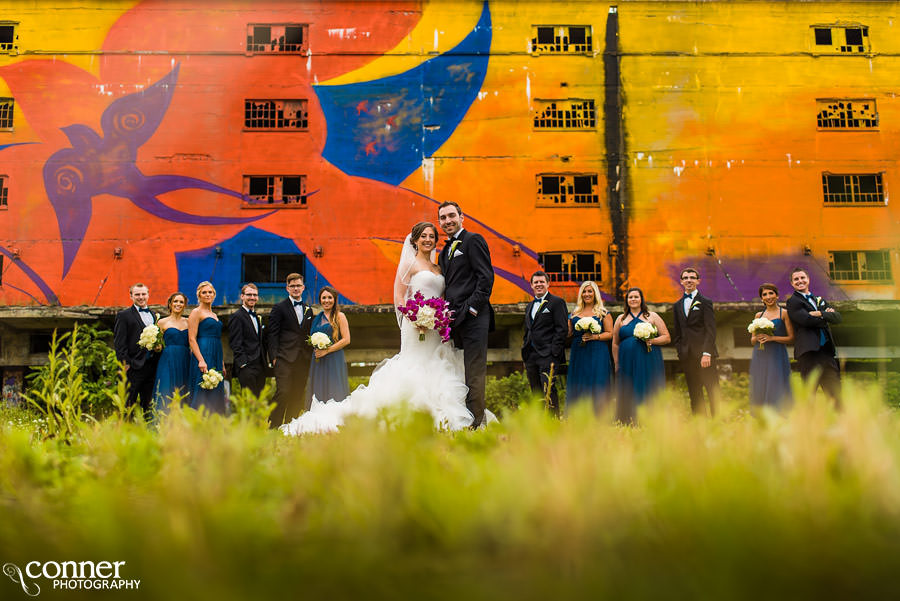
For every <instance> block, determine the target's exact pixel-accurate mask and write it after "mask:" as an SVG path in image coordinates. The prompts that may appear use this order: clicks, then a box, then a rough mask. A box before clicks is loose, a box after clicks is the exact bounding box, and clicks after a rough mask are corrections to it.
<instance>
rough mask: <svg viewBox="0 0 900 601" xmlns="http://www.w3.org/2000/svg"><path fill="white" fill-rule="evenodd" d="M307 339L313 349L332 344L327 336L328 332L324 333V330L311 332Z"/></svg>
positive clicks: (324, 347) (325, 347) (323, 348)
mask: <svg viewBox="0 0 900 601" xmlns="http://www.w3.org/2000/svg"><path fill="white" fill-rule="evenodd" d="M308 341H309V345H310V346H311V347H313V348H314V349H319V350H325V349H327V348H328V347H329V346H331V345H332V344H333V343H332V342H331V338H329V337H328V334H326V333H325V332H316V333H315V334H313V335H312V336H310V337H309V340H308ZM318 360H319V358H318V357H316V361H318Z"/></svg>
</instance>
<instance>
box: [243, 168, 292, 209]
mask: <svg viewBox="0 0 900 601" xmlns="http://www.w3.org/2000/svg"><path fill="white" fill-rule="evenodd" d="M275 204H277V205H288V206H294V207H306V176H305V175H245V176H244V206H245V207H256V206H269V205H275Z"/></svg>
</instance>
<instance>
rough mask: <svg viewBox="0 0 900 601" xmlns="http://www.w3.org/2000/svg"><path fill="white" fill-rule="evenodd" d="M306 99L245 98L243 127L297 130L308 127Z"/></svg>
mask: <svg viewBox="0 0 900 601" xmlns="http://www.w3.org/2000/svg"><path fill="white" fill-rule="evenodd" d="M307 104H308V103H307V101H306V100H303V99H296V100H245V101H244V127H246V128H247V129H283V130H297V129H306V128H307V127H309V113H308V111H307Z"/></svg>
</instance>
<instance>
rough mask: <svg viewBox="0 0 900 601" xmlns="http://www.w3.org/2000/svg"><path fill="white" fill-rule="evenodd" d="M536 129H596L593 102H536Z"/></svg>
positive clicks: (573, 100)
mask: <svg viewBox="0 0 900 601" xmlns="http://www.w3.org/2000/svg"><path fill="white" fill-rule="evenodd" d="M535 102H536V104H537V107H538V108H537V109H536V110H535V113H534V128H535V129H584V130H587V129H595V128H596V127H597V117H596V112H595V110H594V101H593V100H575V99H572V100H536V101H535Z"/></svg>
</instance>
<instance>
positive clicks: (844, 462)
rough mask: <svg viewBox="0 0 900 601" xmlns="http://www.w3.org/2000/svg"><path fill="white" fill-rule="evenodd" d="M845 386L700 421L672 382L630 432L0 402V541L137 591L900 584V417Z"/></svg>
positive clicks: (8, 586)
mask: <svg viewBox="0 0 900 601" xmlns="http://www.w3.org/2000/svg"><path fill="white" fill-rule="evenodd" d="M801 397H803V395H802V394H801ZM845 404H846V409H845V411H844V412H843V413H836V412H834V411H833V409H831V408H830V407H829V405H828V404H827V403H825V402H823V401H822V400H821V399H819V400H808V399H806V398H802V399H801V400H800V401H798V402H797V403H796V405H795V406H794V408H793V409H792V410H791V411H789V412H787V413H786V414H783V415H782V414H777V413H774V412H763V413H761V414H760V415H758V416H756V417H754V416H752V415H750V414H749V413H748V412H747V411H746V410H743V409H741V408H739V407H738V406H736V405H733V404H732V405H728V406H725V407H723V410H722V411H721V412H720V413H721V417H719V418H717V419H715V420H709V419H694V418H691V417H690V416H688V415H687V414H686V411H685V407H684V403H683V402H682V400H681V399H680V397H673V396H663V397H661V398H659V399H657V400H656V402H655V403H654V404H652V405H651V406H648V407H645V408H643V409H642V411H641V413H640V414H639V423H640V425H639V426H638V427H635V428H630V427H619V426H615V425H613V424H612V423H611V419H610V416H608V415H607V416H600V417H595V416H593V415H592V414H591V413H590V412H589V411H587V410H585V411H577V410H576V411H574V412H572V413H570V415H569V417H568V419H567V420H565V421H563V422H559V421H554V420H552V419H550V418H548V417H547V415H546V414H545V413H544V411H543V410H542V409H541V408H540V405H536V406H534V405H528V406H525V407H523V408H521V409H520V410H519V411H516V412H510V413H508V414H507V416H506V418H505V420H504V421H503V423H502V424H500V425H498V426H494V427H491V428H489V429H487V430H486V431H479V432H463V433H458V434H448V433H442V432H436V431H434V430H433V428H432V426H431V419H430V418H429V417H427V416H423V415H417V414H408V413H404V412H402V411H397V412H392V413H390V414H385V415H383V416H382V419H380V420H377V421H374V422H370V421H362V420H358V421H352V422H350V423H349V424H348V425H347V426H346V427H345V428H344V430H343V431H342V432H341V433H340V434H336V435H327V436H308V437H303V438H285V437H283V436H281V434H280V433H277V432H273V431H270V430H267V429H265V428H263V427H261V425H260V423H259V420H258V419H257V418H256V417H255V416H258V412H257V411H256V409H253V408H252V407H251V408H249V409H247V410H246V411H244V413H243V416H244V417H243V418H242V419H237V418H235V419H230V420H228V419H224V418H221V417H219V416H201V415H200V414H197V413H196V412H193V411H191V410H181V409H179V408H177V407H173V410H172V413H171V414H170V415H169V416H168V417H164V418H162V419H161V422H160V424H159V426H158V429H155V428H154V427H150V426H146V425H144V424H142V423H134V422H132V421H128V420H126V419H121V418H116V417H115V416H114V417H111V418H108V419H106V420H103V421H98V422H90V423H87V424H86V425H85V426H84V429H83V430H82V431H81V434H80V435H79V436H74V437H69V438H68V439H64V438H62V437H56V438H48V439H45V438H44V437H43V436H38V435H35V427H36V425H35V424H34V423H33V422H32V421H30V420H28V419H25V418H23V419H18V418H17V419H15V420H7V419H2V421H0V550H2V557H0V559H2V561H3V562H13V563H16V564H18V565H20V566H24V564H25V563H27V562H28V561H33V560H39V561H49V560H57V561H63V560H73V561H83V560H94V561H100V560H109V561H126V562H127V564H126V566H125V567H124V569H123V577H125V578H139V579H140V580H141V585H140V589H139V590H138V591H136V592H134V591H132V592H128V593H124V592H123V593H118V594H120V595H126V594H127V596H128V598H134V599H216V600H221V601H228V600H232V599H233V600H244V599H273V598H278V599H292V598H299V599H401V598H413V599H419V598H422V599H448V600H449V599H454V600H459V599H466V600H481V599H484V600H494V599H547V598H598V599H602V598H608V599H647V600H649V599H653V600H658V599H662V598H665V599H710V600H713V599H714V600H722V599H739V600H740V599H747V600H753V601H758V600H759V599H770V598H783V599H863V598H877V599H888V598H892V597H894V598H895V597H896V596H897V595H898V594H900V583H898V581H897V578H896V569H897V567H898V565H900V559H898V558H900V554H898V553H900V416H898V414H897V413H896V412H894V411H893V410H891V409H890V408H888V407H887V406H886V405H885V403H884V402H883V399H882V398H881V396H880V393H879V391H878V390H877V389H875V388H874V387H872V388H866V389H862V388H851V387H848V390H847V402H846V403H845ZM0 417H2V416H0ZM10 422H12V423H10ZM42 588H44V591H43V592H42V594H41V597H46V596H49V597H50V598H55V597H60V598H66V599H78V598H87V597H90V598H96V596H97V595H98V594H100V593H97V592H94V591H67V592H59V591H53V590H52V589H50V587H49V586H46V587H42ZM22 595H23V593H22V591H21V588H19V587H17V585H15V584H14V583H12V582H11V581H9V580H8V579H6V578H0V598H3V599H14V598H22V597H21V596H22ZM106 595H109V593H106Z"/></svg>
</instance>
